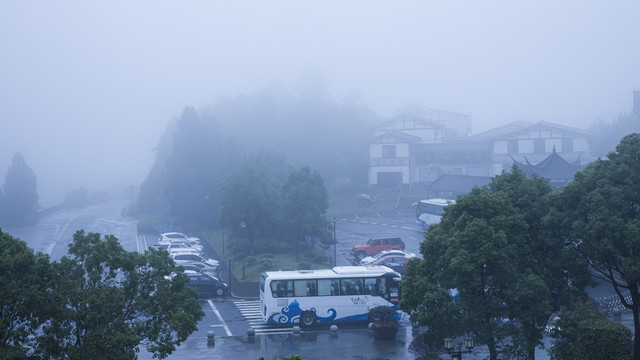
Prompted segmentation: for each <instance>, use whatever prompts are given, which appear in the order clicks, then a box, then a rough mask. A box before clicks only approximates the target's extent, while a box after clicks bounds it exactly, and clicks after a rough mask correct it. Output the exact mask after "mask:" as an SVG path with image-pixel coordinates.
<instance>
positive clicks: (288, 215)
mask: <svg viewBox="0 0 640 360" xmlns="http://www.w3.org/2000/svg"><path fill="white" fill-rule="evenodd" d="M281 199H282V200H281V205H280V220H281V221H282V222H283V224H284V225H285V227H286V229H287V233H288V236H287V237H288V238H289V239H291V240H292V241H293V244H294V249H296V253H298V252H297V247H298V243H299V242H300V241H303V240H305V239H307V238H311V237H321V236H324V235H326V231H327V228H328V226H329V224H328V222H327V220H326V218H325V216H324V215H325V213H326V211H327V208H328V207H329V196H328V194H327V188H326V187H325V186H324V180H323V179H322V176H320V173H318V172H317V171H315V170H314V171H312V170H311V169H310V168H309V167H308V166H305V167H302V168H300V169H298V170H293V171H292V172H291V173H290V174H289V179H288V180H287V182H286V183H285V184H284V185H283V187H282V197H281Z"/></svg>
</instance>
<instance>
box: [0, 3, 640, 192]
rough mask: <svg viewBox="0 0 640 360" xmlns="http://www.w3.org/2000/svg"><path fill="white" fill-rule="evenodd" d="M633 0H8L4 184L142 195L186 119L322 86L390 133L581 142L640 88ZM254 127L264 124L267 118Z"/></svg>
mask: <svg viewBox="0 0 640 360" xmlns="http://www.w3.org/2000/svg"><path fill="white" fill-rule="evenodd" d="M639 15H640V2H638V1H635V0H621V1H616V2H604V1H566V2H558V1H527V2H523V1H512V0H505V1H471V0H470V1H404V2H389V1H297V0H294V1H250V2H247V1H224V2H222V1H218V2H214V1H186V2H183V1H105V2H99V3H96V2H88V1H52V2H49V1H12V0H9V1H3V2H0V49H2V50H1V51H2V55H1V56H0V184H1V183H3V182H4V176H5V173H6V170H7V168H8V167H9V165H10V162H11V158H12V157H13V155H14V154H15V153H16V152H21V153H22V154H23V155H24V158H25V160H26V161H27V164H29V166H30V167H31V168H32V169H33V171H34V172H35V174H36V175H37V177H38V178H37V179H38V190H39V192H40V195H41V197H45V198H46V197H62V196H63V195H64V191H65V190H66V189H73V188H75V187H78V186H82V187H85V188H87V189H89V190H96V189H98V188H101V187H105V186H110V185H111V184H114V183H119V184H124V186H129V185H135V186H137V185H139V184H140V183H141V182H142V181H143V179H144V178H145V176H146V175H147V173H148V172H149V170H150V168H151V166H152V164H153V160H154V148H155V146H156V145H157V143H158V141H159V139H160V137H161V135H162V134H163V133H164V131H165V128H166V126H167V123H168V122H169V121H170V120H171V119H172V118H174V117H176V116H179V115H180V114H181V112H182V109H183V108H184V107H185V106H193V107H195V108H196V109H197V108H201V107H205V106H208V105H210V104H212V103H213V102H215V101H216V99H217V98H218V97H220V96H223V97H236V96H238V95H241V94H252V93H256V92H258V91H262V89H264V88H267V87H268V86H271V85H272V84H274V83H277V84H280V85H279V86H284V87H286V88H288V89H289V90H290V91H291V92H296V91H298V90H299V89H300V87H301V86H302V85H301V84H309V83H312V84H315V86H317V87H318V89H319V91H321V92H325V93H326V96H329V97H330V98H332V99H336V101H342V99H347V98H348V99H352V100H353V99H360V100H361V101H362V103H364V104H366V105H367V106H368V107H370V108H371V109H372V110H374V111H375V112H376V113H377V114H378V115H379V116H381V117H382V118H390V117H391V116H392V115H393V114H396V113H397V112H398V111H400V110H401V109H403V108H405V106H407V105H418V106H420V107H422V108H424V109H443V110H448V111H453V112H459V113H464V114H467V115H470V116H471V117H472V121H473V123H472V127H473V131H474V132H478V131H482V130H487V129H489V128H492V127H495V126H499V125H504V124H507V123H509V122H513V121H516V120H526V121H534V122H535V121H549V122H555V123H559V124H564V125H570V126H576V127H580V128H587V127H588V126H589V125H590V124H591V123H593V122H594V121H595V120H596V119H605V120H611V119H613V118H615V117H617V116H618V114H620V113H628V112H630V111H631V108H632V93H633V90H634V89H636V90H638V89H640V41H639V39H638V37H639V36H640V32H639V28H638V16H639ZM258 120H259V119H258Z"/></svg>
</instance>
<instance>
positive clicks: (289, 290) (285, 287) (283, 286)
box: [271, 280, 293, 298]
mask: <svg viewBox="0 0 640 360" xmlns="http://www.w3.org/2000/svg"><path fill="white" fill-rule="evenodd" d="M271 293H272V294H273V297H274V298H275V297H292V296H293V281H291V280H276V281H272V282H271Z"/></svg>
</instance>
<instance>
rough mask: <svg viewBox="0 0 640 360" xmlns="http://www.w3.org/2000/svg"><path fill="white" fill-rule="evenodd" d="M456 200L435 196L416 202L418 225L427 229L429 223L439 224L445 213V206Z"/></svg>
mask: <svg viewBox="0 0 640 360" xmlns="http://www.w3.org/2000/svg"><path fill="white" fill-rule="evenodd" d="M455 203H456V201H455V200H449V199H440V198H433V199H428V200H420V202H418V203H417V204H416V225H418V226H420V227H422V230H424V231H427V229H428V228H429V225H431V224H437V223H439V222H440V218H441V217H442V214H443V213H444V207H445V206H447V205H449V204H455Z"/></svg>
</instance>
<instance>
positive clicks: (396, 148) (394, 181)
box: [369, 110, 591, 198]
mask: <svg viewBox="0 0 640 360" xmlns="http://www.w3.org/2000/svg"><path fill="white" fill-rule="evenodd" d="M443 120H444V121H443ZM470 131H471V118H470V117H469V116H468V115H463V114H457V113H452V112H446V111H440V110H432V112H430V113H429V114H427V116H414V115H401V116H398V117H395V118H393V119H391V120H389V121H388V122H385V123H384V124H382V125H381V126H380V127H379V128H378V129H377V130H376V132H375V134H374V139H373V142H372V143H371V145H370V152H369V164H370V168H369V185H370V186H371V187H376V188H380V189H383V188H399V187H400V188H405V189H412V190H418V191H423V190H424V191H426V192H427V194H430V193H433V192H438V193H440V194H443V193H447V192H449V193H451V198H454V197H455V195H457V194H456V193H457V192H458V190H456V189H455V187H451V190H447V189H444V188H442V186H441V185H442V184H443V183H444V184H446V181H439V182H437V183H435V185H437V186H438V187H439V188H438V189H433V188H430V187H431V186H432V185H433V184H434V182H436V180H438V179H439V178H441V177H442V176H443V175H457V176H464V175H467V176H473V177H474V178H469V179H456V178H450V179H449V180H450V181H451V180H454V179H455V180H456V181H458V182H461V183H464V182H468V181H471V180H473V181H476V180H478V179H480V180H479V181H476V182H477V184H475V185H483V184H484V183H486V179H488V178H491V177H493V176H495V175H499V174H500V173H502V171H504V170H509V169H510V168H511V166H512V165H514V164H518V163H520V164H539V163H542V162H543V161H544V160H545V159H547V158H548V157H549V156H550V155H551V154H553V153H555V154H556V155H557V156H558V157H560V158H561V159H563V160H564V161H566V163H567V164H576V163H579V164H580V166H581V165H584V164H585V163H587V162H589V161H591V154H590V148H589V133H588V132H587V131H586V130H582V129H578V128H574V127H568V126H563V125H559V124H553V123H549V122H544V121H543V122H538V123H530V122H525V121H517V122H513V123H511V124H508V125H505V126H501V127H497V128H495V129H492V130H489V131H485V132H482V133H480V134H476V135H470ZM473 181H472V182H473ZM429 196H430V195H429Z"/></svg>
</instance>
